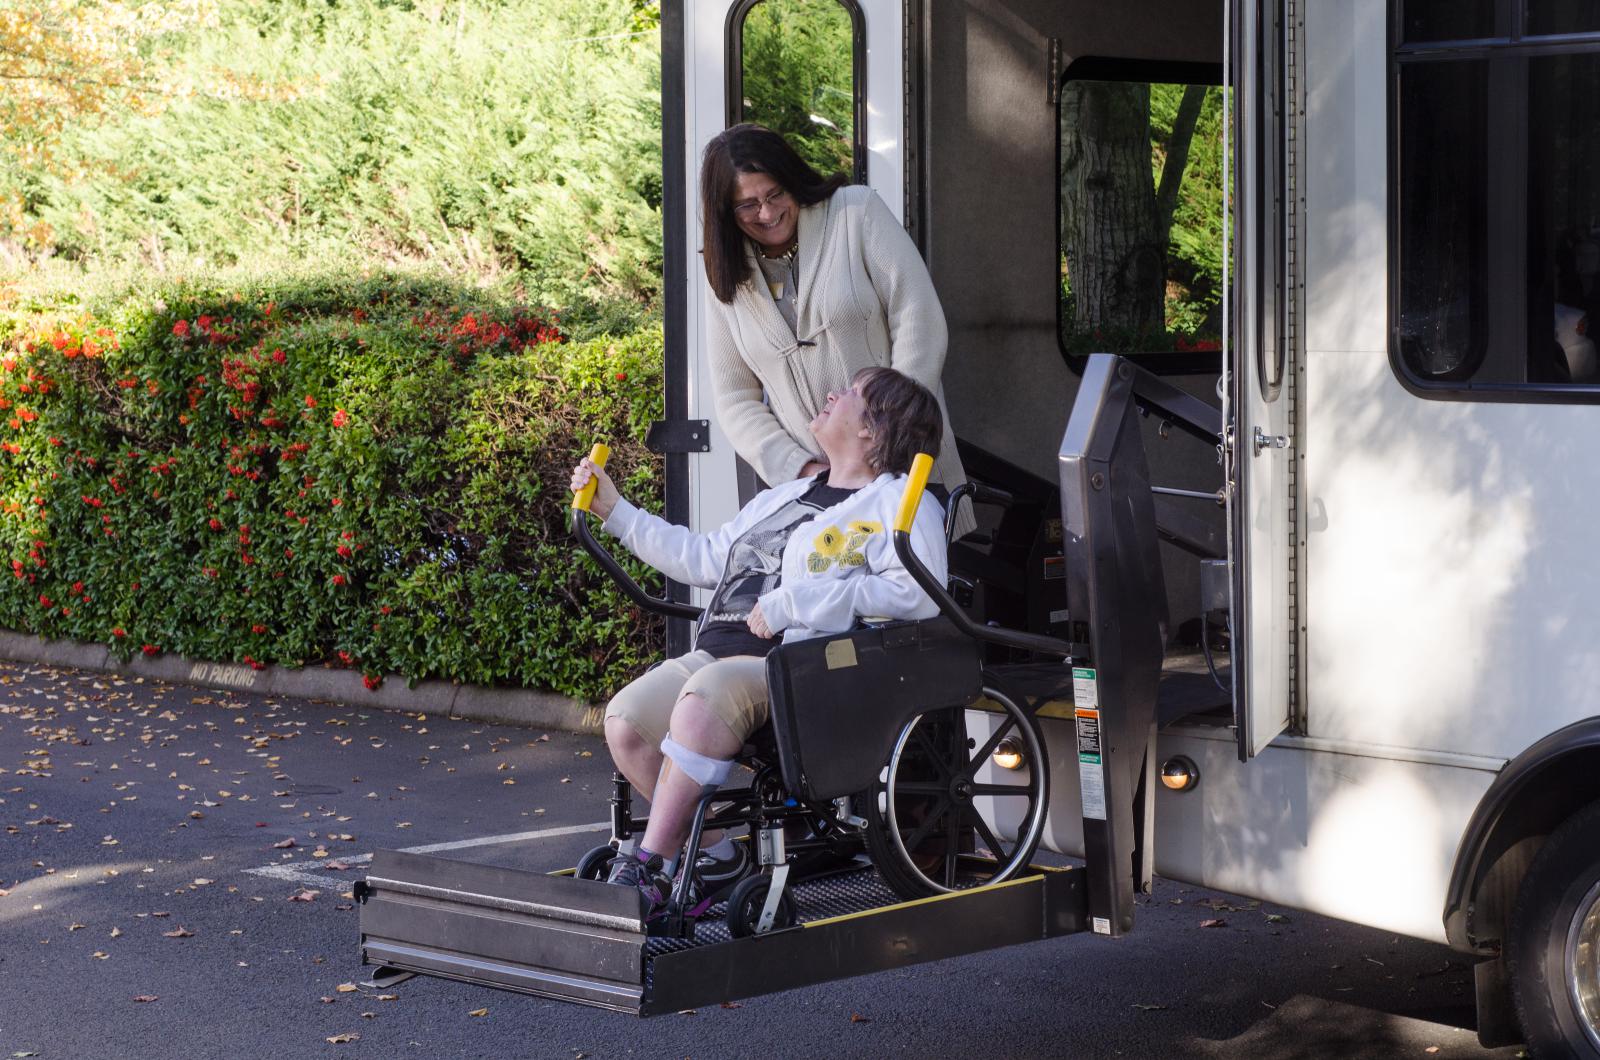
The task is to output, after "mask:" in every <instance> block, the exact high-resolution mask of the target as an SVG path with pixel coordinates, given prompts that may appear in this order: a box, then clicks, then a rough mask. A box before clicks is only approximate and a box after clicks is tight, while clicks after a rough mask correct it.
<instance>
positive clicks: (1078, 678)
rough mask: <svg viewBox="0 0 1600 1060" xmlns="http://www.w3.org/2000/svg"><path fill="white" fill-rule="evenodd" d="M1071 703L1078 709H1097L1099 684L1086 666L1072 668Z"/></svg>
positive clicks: (1098, 704) (1091, 670) (1092, 671)
mask: <svg viewBox="0 0 1600 1060" xmlns="http://www.w3.org/2000/svg"><path fill="white" fill-rule="evenodd" d="M1072 702H1073V704H1074V705H1075V706H1079V707H1091V708H1096V709H1098V708H1099V706H1100V683H1099V682H1098V681H1097V680H1095V673H1094V670H1093V669H1092V668H1090V667H1088V666H1074V667H1073V668H1072Z"/></svg>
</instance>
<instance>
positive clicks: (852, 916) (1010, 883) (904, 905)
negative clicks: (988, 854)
mask: <svg viewBox="0 0 1600 1060" xmlns="http://www.w3.org/2000/svg"><path fill="white" fill-rule="evenodd" d="M1043 879H1044V877H1043V876H1042V875H1040V876H1022V877H1019V878H1018V879H1015V880H1007V881H1005V882H1004V883H991V884H987V885H985V886H983V887H973V888H971V889H970V890H965V891H951V892H950V893H949V894H935V895H929V896H928V897H927V898H913V899H911V900H910V901H909V902H899V903H897V904H895V905H880V906H878V908H876V909H863V910H861V911H860V912H859V913H840V914H839V915H838V916H830V917H824V918H823V919H821V920H808V921H806V922H805V923H804V924H802V925H800V926H801V927H808V928H814V927H821V926H822V925H824V924H837V923H839V922H841V921H844V920H859V919H860V918H861V917H864V916H877V915H878V914H879V913H887V912H889V911H890V910H893V909H910V908H911V907H912V906H917V905H928V904H929V903H930V902H947V901H949V900H950V899H952V898H962V897H965V896H966V895H969V894H977V893H979V892H980V891H998V890H1000V889H1001V888H1002V887H1017V886H1020V885H1022V884H1024V883H1039V882H1041V881H1043Z"/></svg>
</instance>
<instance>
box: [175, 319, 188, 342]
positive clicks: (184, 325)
mask: <svg viewBox="0 0 1600 1060" xmlns="http://www.w3.org/2000/svg"><path fill="white" fill-rule="evenodd" d="M172 333H173V334H174V335H176V336H178V337H179V338H180V339H181V338H184V337H185V336H187V335H188V334H189V322H188V321H187V320H180V321H178V322H177V323H176V324H174V325H172Z"/></svg>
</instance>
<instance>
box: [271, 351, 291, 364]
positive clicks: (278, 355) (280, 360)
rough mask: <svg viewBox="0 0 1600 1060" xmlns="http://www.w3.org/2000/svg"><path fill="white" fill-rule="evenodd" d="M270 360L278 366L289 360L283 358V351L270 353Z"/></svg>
mask: <svg viewBox="0 0 1600 1060" xmlns="http://www.w3.org/2000/svg"><path fill="white" fill-rule="evenodd" d="M272 359H273V360H274V361H277V362H278V363H279V364H282V363H283V362H284V361H287V360H288V359H289V358H287V357H285V356H284V355H283V351H282V350H273V351H272Z"/></svg>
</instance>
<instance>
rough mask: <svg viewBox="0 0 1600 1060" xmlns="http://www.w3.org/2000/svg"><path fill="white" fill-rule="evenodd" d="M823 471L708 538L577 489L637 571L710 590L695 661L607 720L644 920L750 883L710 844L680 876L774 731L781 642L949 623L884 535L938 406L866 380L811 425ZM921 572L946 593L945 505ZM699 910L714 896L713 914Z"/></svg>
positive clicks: (927, 444)
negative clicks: (706, 814) (731, 780)
mask: <svg viewBox="0 0 1600 1060" xmlns="http://www.w3.org/2000/svg"><path fill="white" fill-rule="evenodd" d="M810 430H811V433H812V435H813V436H814V437H815V438H816V440H817V444H818V445H819V446H821V448H822V451H823V452H824V453H825V454H826V455H827V459H828V470H825V471H823V472H821V473H820V474H818V475H816V476H814V477H811V478H803V479H799V480H796V481H794V482H789V483H785V484H783V485H780V486H776V487H773V488H772V489H768V490H766V491H764V492H762V493H760V494H758V495H757V496H755V497H754V498H752V499H751V501H750V503H748V504H747V505H745V506H744V508H743V509H742V510H741V511H740V512H739V514H738V515H737V516H735V518H734V519H733V521H731V522H729V523H728V524H727V525H725V526H723V527H721V528H720V529H718V530H716V531H714V532H712V533H709V534H698V533H694V532H692V531H690V530H688V529H687V528H685V527H682V526H677V525H674V524H671V523H668V522H666V521H665V520H663V519H661V518H658V517H657V516H654V515H650V514H648V513H646V512H643V511H640V510H639V509H638V508H636V507H634V506H633V505H631V504H629V503H628V502H627V501H626V500H624V499H623V498H622V497H621V496H619V495H618V493H617V490H616V487H615V486H614V485H613V483H612V482H611V480H610V478H609V477H608V476H607V475H606V473H605V472H604V471H603V470H602V469H601V468H600V467H598V466H597V465H596V464H595V463H593V462H592V461H590V460H588V459H585V460H583V461H581V462H580V463H579V464H578V466H577V467H576V468H574V469H573V472H572V489H573V491H574V492H577V491H578V490H581V489H582V488H584V487H585V486H586V485H588V484H589V483H590V481H591V480H595V481H596V483H597V488H596V490H595V494H594V500H593V503H592V506H591V509H590V510H591V511H593V512H594V513H595V514H596V515H598V516H599V517H600V518H602V519H603V520H604V521H605V522H604V529H605V530H606V531H607V532H609V533H611V534H613V535H614V536H616V537H617V538H618V539H619V540H620V541H621V542H622V544H623V545H624V546H625V547H626V548H627V549H628V550H629V551H630V552H632V553H633V554H634V555H635V556H637V557H639V558H640V559H642V560H644V561H645V562H647V563H649V564H651V565H652V566H654V567H655V568H657V569H658V570H660V571H661V572H662V573H664V574H665V575H667V576H668V577H669V578H672V579H674V580H676V581H679V582H683V583H686V584H689V585H694V586H699V587H701V588H706V589H710V590H711V591H712V593H711V599H710V602H709V604H708V606H707V607H706V609H705V612H704V614H703V615H702V616H701V619H700V623H699V627H698V629H697V631H696V637H695V649H694V650H693V651H691V652H689V653H688V654H687V655H682V656H679V657H678V658H675V659H669V660H667V661H666V662H665V663H663V664H661V665H660V666H658V667H656V668H654V669H652V670H650V671H649V672H647V673H645V674H644V675H643V676H641V677H639V678H637V679H636V680H634V681H633V682H632V683H631V684H629V685H628V686H627V687H626V688H624V689H623V690H622V691H621V692H619V693H618V694H617V696H616V697H615V698H614V699H613V700H612V701H611V703H610V704H609V705H608V706H607V708H606V715H605V733H606V743H607V745H608V747H609V748H610V750H611V755H612V758H613V759H614V760H615V762H616V765H617V769H618V771H620V772H621V773H622V774H623V776H625V777H626V778H627V780H628V782H629V783H630V784H631V785H632V787H633V789H634V790H635V791H637V792H639V793H640V794H642V795H643V796H644V797H645V798H647V799H649V800H650V815H649V823H648V825H647V826H646V829H645V833H644V836H643V838H642V839H641V841H640V843H639V845H638V847H637V849H636V850H634V851H632V852H625V853H620V854H618V855H617V856H616V857H615V858H613V859H612V862H611V864H610V866H609V870H608V873H607V876H608V879H609V880H610V882H611V883H614V884H618V885H620V886H626V887H633V888H637V889H638V890H639V892H640V893H641V894H643V895H644V897H645V899H646V902H647V909H648V914H647V917H646V919H647V920H652V919H656V918H659V917H661V916H663V915H664V914H665V913H666V912H667V895H668V893H670V891H669V887H670V881H671V880H672V877H673V874H674V872H675V871H682V872H688V873H691V874H692V876H691V878H690V880H689V893H690V894H691V895H693V896H695V898H696V900H695V901H694V902H692V903H691V908H688V909H685V910H684V911H683V912H684V914H685V915H687V916H690V917H694V916H698V915H699V914H700V913H701V912H703V911H704V910H703V907H704V906H706V905H709V904H710V901H711V899H710V897H709V896H711V895H713V894H720V893H722V892H723V891H725V890H726V888H727V886H728V885H729V884H731V883H732V882H734V881H736V880H737V879H738V878H740V877H741V876H743V875H745V874H746V873H747V872H749V871H750V868H751V866H750V860H749V855H748V853H747V852H746V851H745V849H744V847H743V846H742V845H739V844H735V843H734V842H733V841H732V840H731V839H730V838H729V837H728V836H726V835H723V836H714V835H710V834H708V835H706V836H704V837H703V838H702V844H701V850H702V854H701V856H700V857H699V858H697V859H696V863H695V864H694V865H691V866H681V867H680V866H677V864H676V862H677V861H678V854H679V852H680V851H681V849H682V847H683V844H684V842H685V840H686V839H687V837H688V834H689V829H690V823H691V818H692V817H693V815H694V811H695V807H696V806H697V804H698V803H699V802H700V800H701V799H702V797H703V796H704V794H705V793H706V792H708V791H710V790H714V789H715V788H716V787H718V786H720V785H721V784H722V782H723V781H724V780H725V779H726V778H727V776H728V773H729V771H730V770H731V769H732V767H733V764H734V758H735V756H737V755H738V753H739V751H740V749H741V748H742V747H743V746H744V745H745V743H746V741H747V740H748V739H749V738H750V736H751V734H752V733H754V732H755V731H756V730H757V729H759V728H760V727H761V726H762V725H764V724H765V723H766V722H767V717H768V706H767V684H766V664H765V656H766V654H767V652H769V651H770V650H771V649H772V648H773V647H774V646H776V644H777V643H778V641H779V637H780V635H781V638H782V639H783V640H785V641H793V640H800V639H803V638H806V637H811V636H816V635H819V634H823V633H834V632H841V631H844V630H848V629H851V628H852V627H853V626H855V625H856V623H857V621H858V620H859V619H862V618H880V617H881V618H886V619H921V618H930V617H932V616H933V615H934V614H936V613H937V611H938V608H937V606H936V605H935V603H934V602H933V601H932V600H931V599H930V598H929V597H928V596H927V594H926V593H924V592H923V591H922V589H921V588H920V587H919V586H918V585H917V584H916V582H915V581H914V580H913V579H912V577H911V575H910V574H909V573H908V572H907V571H906V569H905V567H904V565H903V564H902V563H901V562H900V560H899V558H898V557H897V556H896V554H895V550H894V545H893V542H892V538H891V535H890V533H889V532H888V531H889V528H891V527H892V525H893V521H894V515H895V509H896V507H897V505H898V503H899V500H900V497H901V493H902V491H903V488H904V483H905V477H906V472H907V471H908V470H909V469H910V467H911V462H912V459H913V458H914V457H915V456H916V454H917V453H919V452H926V453H936V452H938V451H939V443H940V438H941V434H942V417H941V415H940V411H939V405H938V402H937V401H936V400H935V398H934V396H933V395H932V394H931V393H930V392H929V391H928V390H927V389H926V388H925V387H923V386H922V385H921V384H920V383H917V382H916V381H914V380H912V379H911V378H909V377H908V376H905V375H902V374H901V373H899V372H897V371H895V370H894V369H892V368H881V367H874V368H867V369H863V370H862V371H861V372H859V373H858V374H857V375H856V376H855V378H854V380H853V381H852V383H851V385H850V388H849V389H847V390H843V391H836V392H833V393H831V394H829V396H828V400H827V402H826V404H825V405H824V406H823V408H822V410H821V411H820V412H819V413H818V414H817V416H816V418H815V419H813V420H812V421H811V423H810ZM911 538H912V547H913V549H914V551H915V552H916V555H917V557H918V558H919V559H920V560H921V561H922V562H923V564H924V565H925V566H926V567H927V568H928V569H929V571H930V572H932V574H933V575H934V577H936V578H937V579H938V580H939V582H940V583H941V584H942V583H943V582H944V579H945V576H946V562H947V560H946V543H945V537H944V528H943V526H942V525H941V513H940V512H939V511H938V506H937V505H923V506H922V507H921V509H920V510H919V511H918V513H917V518H916V522H915V523H914V525H913V527H912V531H911ZM702 896H704V897H703V898H702Z"/></svg>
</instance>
